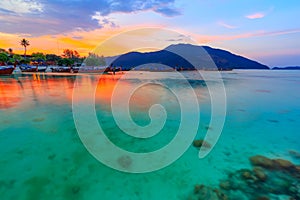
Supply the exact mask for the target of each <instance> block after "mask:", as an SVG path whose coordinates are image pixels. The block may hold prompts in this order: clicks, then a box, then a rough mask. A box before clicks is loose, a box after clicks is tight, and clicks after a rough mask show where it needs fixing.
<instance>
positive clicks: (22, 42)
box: [20, 38, 30, 58]
mask: <svg viewBox="0 0 300 200" xmlns="http://www.w3.org/2000/svg"><path fill="white" fill-rule="evenodd" d="M20 44H21V45H22V46H23V47H24V48H25V52H24V57H25V58H26V47H27V46H29V45H30V44H29V41H28V40H26V39H25V38H23V39H22V40H21V42H20Z"/></svg>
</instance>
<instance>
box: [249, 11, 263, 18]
mask: <svg viewBox="0 0 300 200" xmlns="http://www.w3.org/2000/svg"><path fill="white" fill-rule="evenodd" d="M245 17H246V18H248V19H260V18H263V17H265V14H264V13H260V12H258V13H253V14H250V15H246V16H245Z"/></svg>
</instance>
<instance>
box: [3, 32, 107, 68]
mask: <svg viewBox="0 0 300 200" xmlns="http://www.w3.org/2000/svg"><path fill="white" fill-rule="evenodd" d="M20 45H21V46H23V47H24V54H23V55H20V54H16V53H14V52H13V49H12V48H9V49H8V50H5V49H1V48H0V65H5V64H7V65H13V64H16V63H17V64H21V65H22V64H25V65H26V64H33V65H36V64H38V65H58V66H73V65H75V66H81V65H82V64H83V63H84V65H86V66H104V65H105V64H106V63H105V58H104V57H103V56H100V55H97V54H95V53H89V54H88V56H87V57H85V56H84V57H81V56H80V55H79V53H78V52H77V51H76V50H71V49H64V50H63V53H62V55H56V54H44V53H41V52H35V53H32V54H31V55H27V54H26V53H27V47H28V46H29V45H30V43H29V41H28V40H26V39H25V38H24V39H22V40H21V41H20Z"/></svg>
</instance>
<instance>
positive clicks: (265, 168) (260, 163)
mask: <svg viewBox="0 0 300 200" xmlns="http://www.w3.org/2000/svg"><path fill="white" fill-rule="evenodd" d="M250 161H251V163H252V165H253V169H252V170H251V169H240V170H237V171H234V172H231V173H229V174H228V178H227V179H224V180H222V181H220V183H219V188H211V187H209V186H205V185H196V186H195V188H194V194H193V195H194V196H193V198H192V199H197V200H199V199H201V200H202V199H203V200H205V199H213V200H214V199H218V200H227V199H230V200H243V199H244V200H248V199H250V200H269V199H287V200H294V199H295V200H297V199H300V181H299V180H300V166H296V165H294V164H293V163H292V162H290V161H288V160H284V159H281V158H277V159H270V158H267V157H265V156H261V155H256V156H253V157H251V158H250Z"/></svg>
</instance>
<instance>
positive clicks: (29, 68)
mask: <svg viewBox="0 0 300 200" xmlns="http://www.w3.org/2000/svg"><path fill="white" fill-rule="evenodd" d="M19 68H20V70H21V71H22V72H37V71H38V66H32V65H21V66H19Z"/></svg>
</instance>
